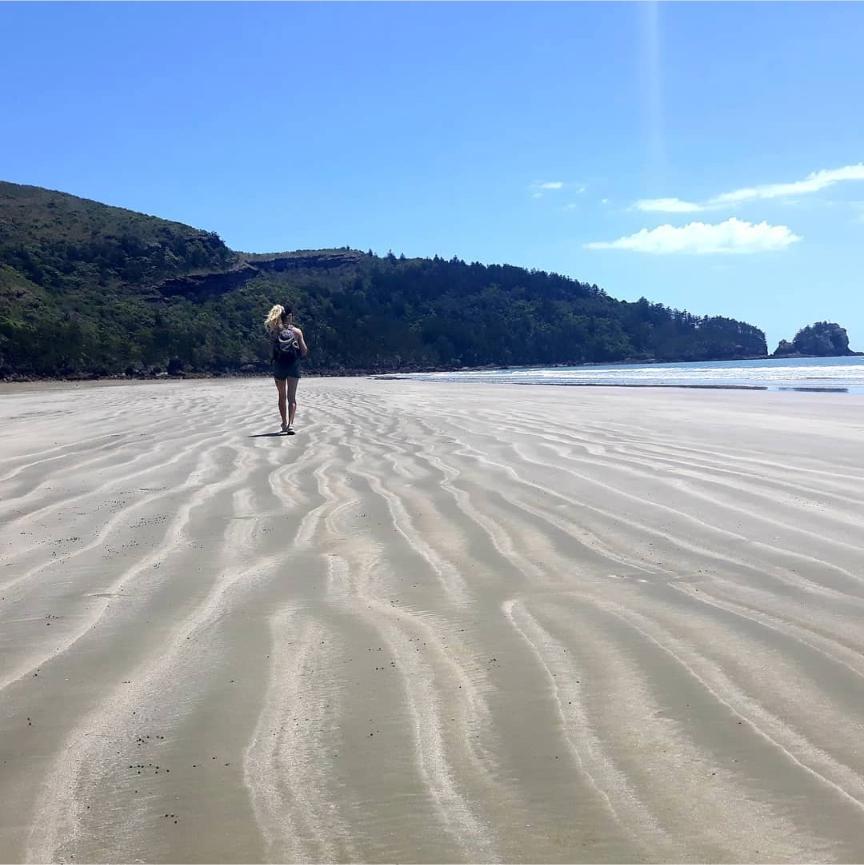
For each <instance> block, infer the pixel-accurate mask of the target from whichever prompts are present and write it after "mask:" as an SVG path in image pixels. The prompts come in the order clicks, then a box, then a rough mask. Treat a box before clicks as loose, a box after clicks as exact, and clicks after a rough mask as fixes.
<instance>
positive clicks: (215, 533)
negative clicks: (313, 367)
mask: <svg viewBox="0 0 864 865" xmlns="http://www.w3.org/2000/svg"><path fill="white" fill-rule="evenodd" d="M300 402H301V405H300V413H299V415H298V425H297V426H298V435H296V436H294V437H284V436H279V435H271V433H272V432H274V431H275V430H276V429H277V428H278V419H277V418H276V414H275V399H274V393H273V386H272V383H270V382H269V381H265V380H260V381H259V380H243V381H224V382H220V381H199V382H160V383H152V384H139V385H130V386H116V387H87V386H78V387H72V386H69V387H61V388H57V387H53V388H40V387H32V386H31V387H27V388H18V389H16V388H14V387H11V388H4V392H3V393H2V394H0V430H2V432H0V435H2V438H0V860H2V861H4V862H10V861H20V860H25V861H33V862H47V861H75V862H84V861H89V862H111V861H142V862H237V861H243V862H259V861H279V862H295V861H304V862H306V861H367V862H380V861H409V862H432V861H434V862H465V861H473V862H493V861H496V862H497V861H505V862H527V861H533V862H561V861H564V862H577V861H591V862H621V861H651V862H656V861H668V860H673V861H710V862H737V861H750V862H762V861H764V862H792V861H803V860H806V861H814V862H853V861H862V860H864V628H862V625H861V622H862V615H864V529H862V525H864V460H862V456H864V397H855V396H844V395H833V394H795V393H761V392H755V393H752V392H724V391H710V392H704V391H687V390H681V391H670V390H662V391H660V390H644V391H643V390H638V391H634V390H631V389H614V388H609V389H605V388H588V389H580V388H546V387H531V388H527V387H515V386H508V385H452V384H443V383H442V384H436V383H419V382H402V381H372V380H311V379H310V380H305V381H303V382H302V383H301V387H300ZM274 420H276V421H277V422H275V423H274Z"/></svg>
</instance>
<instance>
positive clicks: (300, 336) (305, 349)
mask: <svg viewBox="0 0 864 865" xmlns="http://www.w3.org/2000/svg"><path fill="white" fill-rule="evenodd" d="M294 332H295V333H296V334H297V342H299V343H300V354H301V355H302V356H303V357H306V355H307V354H309V347H308V346H307V345H306V340H305V339H303V331H302V330H300V328H299V327H295V328H294Z"/></svg>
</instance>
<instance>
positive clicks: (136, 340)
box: [0, 183, 766, 377]
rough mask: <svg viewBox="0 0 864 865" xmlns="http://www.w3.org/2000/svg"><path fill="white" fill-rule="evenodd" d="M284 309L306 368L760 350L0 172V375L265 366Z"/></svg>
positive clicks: (726, 331) (580, 286)
mask: <svg viewBox="0 0 864 865" xmlns="http://www.w3.org/2000/svg"><path fill="white" fill-rule="evenodd" d="M274 302H289V303H291V304H292V305H294V306H295V308H296V310H297V319H298V322H299V323H300V324H301V325H302V326H303V328H304V330H305V332H306V334H307V340H308V342H309V344H310V348H311V349H312V353H311V355H310V357H309V359H308V364H307V366H308V368H309V369H310V370H312V371H315V370H317V371H320V372H339V371H371V370H379V371H384V370H400V369H401V370H407V369H420V368H433V367H434V368H453V367H459V366H481V365H489V364H494V365H515V364H559V363H582V362H597V361H616V360H631V359H632V360H637V359H638V360H713V359H725V358H735V357H744V356H746V357H757V356H764V355H765V354H766V345H765V337H764V334H763V333H762V331H761V330H759V329H757V328H755V327H753V326H751V325H748V324H744V323H742V322H737V321H734V320H731V319H726V318H703V317H699V316H695V315H691V314H689V313H686V312H679V311H676V310H671V309H668V308H667V307H664V306H663V305H661V304H656V303H649V302H648V301H647V300H644V299H643V300H640V301H638V302H635V303H627V302H623V301H617V300H614V299H613V298H610V297H608V296H607V295H606V294H605V293H604V292H603V291H602V290H601V289H599V288H598V287H597V286H595V285H587V284H584V283H580V282H577V281H575V280H573V279H569V278H567V277H563V276H558V275H555V274H549V273H545V272H539V271H528V270H525V269H523V268H519V267H511V266H507V265H488V266H486V265H481V264H467V263H465V262H463V261H460V260H458V259H451V260H447V261H445V260H443V259H440V258H437V257H436V258H432V259H405V258H401V257H400V258H397V257H395V256H393V255H387V256H384V257H378V256H374V255H372V254H371V253H363V252H359V251H355V250H350V249H338V250H320V251H304V252H291V253H280V254H273V255H250V254H243V253H238V252H234V251H232V250H230V249H228V247H227V246H225V244H224V243H223V242H222V241H221V239H220V238H219V236H218V235H216V234H214V233H211V232H205V231H199V230H197V229H194V228H190V227H188V226H185V225H181V224H179V223H175V222H168V221H165V220H162V219H157V218H155V217H151V216H145V215H143V214H139V213H134V212H132V211H128V210H123V209H120V208H115V207H108V206H106V205H102V204H98V203H96V202H92V201H86V200H84V199H80V198H76V197H74V196H70V195H65V194H63V193H59V192H51V191H48V190H44V189H38V188H35V187H26V186H17V185H15V184H10V183H0V375H4V376H7V377H9V376H27V375H41V376H64V375H110V374H115V373H123V372H126V373H128V374H134V373H152V372H157V371H161V370H168V371H170V372H172V373H176V372H181V371H186V372H216V373H218V372H235V371H253V370H256V369H260V370H262V371H263V370H266V369H267V359H268V357H269V346H268V343H267V341H266V339H264V338H263V334H262V329H261V322H262V320H263V317H264V315H265V314H266V312H267V310H268V309H269V307H270V305H271V304H272V303H274Z"/></svg>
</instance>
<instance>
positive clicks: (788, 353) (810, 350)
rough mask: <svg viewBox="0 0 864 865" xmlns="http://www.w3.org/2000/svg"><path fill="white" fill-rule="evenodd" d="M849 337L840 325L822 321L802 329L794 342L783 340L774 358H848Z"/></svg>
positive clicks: (849, 354) (851, 352) (849, 353)
mask: <svg viewBox="0 0 864 865" xmlns="http://www.w3.org/2000/svg"><path fill="white" fill-rule="evenodd" d="M856 354H858V352H854V351H852V350H851V349H850V348H849V336H848V335H847V333H846V329H845V328H842V327H840V325H839V324H836V323H834V322H828V321H820V322H816V323H815V324H811V325H809V326H808V327H805V328H802V329H801V330H799V331H798V333H797V334H795V338H794V339H793V340H792V342H789V341H788V340H786V339H781V340H780V344H779V345H778V346H777V348H776V350H775V351H774V354H773V357H848V356H851V355H856Z"/></svg>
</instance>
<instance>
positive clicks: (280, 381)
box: [274, 378, 297, 427]
mask: <svg viewBox="0 0 864 865" xmlns="http://www.w3.org/2000/svg"><path fill="white" fill-rule="evenodd" d="M274 381H275V382H276V392H277V393H278V394H279V414H280V415H281V416H282V426H283V427H285V426H287V425H288V418H287V417H286V415H285V379H284V378H277V379H274ZM295 381H296V379H295ZM294 387H295V389H296V387H297V385H296V384H295V385H294Z"/></svg>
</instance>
